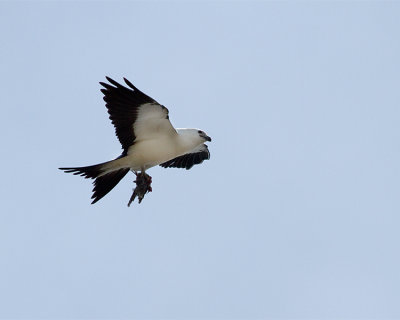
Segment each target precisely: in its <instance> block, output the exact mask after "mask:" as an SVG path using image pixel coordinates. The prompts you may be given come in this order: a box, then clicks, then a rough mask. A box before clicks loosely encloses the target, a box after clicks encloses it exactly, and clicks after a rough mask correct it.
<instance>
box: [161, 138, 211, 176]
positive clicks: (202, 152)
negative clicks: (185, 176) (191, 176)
mask: <svg viewBox="0 0 400 320" xmlns="http://www.w3.org/2000/svg"><path fill="white" fill-rule="evenodd" d="M209 159H210V152H209V151H208V147H207V145H206V144H202V145H200V147H197V148H196V149H194V150H192V151H191V152H189V153H186V154H184V155H182V156H179V157H176V158H174V159H171V160H169V161H166V162H164V163H162V164H160V166H161V167H163V168H185V169H186V170H189V169H190V168H192V167H193V166H194V165H195V164H200V163H202V162H203V161H204V160H209Z"/></svg>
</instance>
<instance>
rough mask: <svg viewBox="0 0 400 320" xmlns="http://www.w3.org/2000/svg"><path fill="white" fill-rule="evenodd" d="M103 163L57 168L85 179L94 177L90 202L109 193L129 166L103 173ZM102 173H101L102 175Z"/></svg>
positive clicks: (94, 201)
mask: <svg viewBox="0 0 400 320" xmlns="http://www.w3.org/2000/svg"><path fill="white" fill-rule="evenodd" d="M103 167H104V163H100V164H95V165H93V166H87V167H76V168H59V169H60V170H63V171H64V172H67V173H72V174H74V175H80V176H82V177H84V178H85V179H88V178H91V179H95V180H94V181H93V185H94V187H93V190H92V191H93V195H92V199H93V201H92V204H93V203H96V202H97V201H99V200H100V199H101V198H103V197H104V196H105V195H106V194H107V193H109V192H110V191H111V190H112V189H113V188H114V187H115V186H116V185H117V184H118V182H120V181H121V179H122V178H123V177H125V175H126V174H127V173H128V171H129V168H123V169H119V170H115V171H112V172H109V173H106V174H103V173H104V171H103ZM102 174H103V175H102Z"/></svg>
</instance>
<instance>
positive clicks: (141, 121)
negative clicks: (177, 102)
mask: <svg viewBox="0 0 400 320" xmlns="http://www.w3.org/2000/svg"><path fill="white" fill-rule="evenodd" d="M167 115H168V111H167V109H166V108H164V109H163V108H162V107H161V106H160V105H159V104H157V103H146V104H144V105H142V106H141V107H140V108H139V112H138V116H137V119H136V121H135V124H134V127H133V129H134V132H135V136H136V140H135V144H136V143H138V142H141V141H145V140H153V139H156V140H157V139H163V138H165V137H167V136H170V137H172V136H176V135H177V132H176V130H175V128H174V127H173V126H172V124H171V122H170V121H169V119H166V117H167Z"/></svg>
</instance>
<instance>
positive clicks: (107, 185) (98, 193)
mask: <svg viewBox="0 0 400 320" xmlns="http://www.w3.org/2000/svg"><path fill="white" fill-rule="evenodd" d="M128 171H129V168H124V169H119V170H116V171H113V172H110V173H107V174H105V175H103V176H101V177H98V178H96V180H94V181H93V184H94V188H93V195H92V199H93V201H92V204H94V203H96V202H97V201H99V200H100V199H101V198H103V197H104V196H105V195H106V194H107V193H109V192H110V191H111V190H112V189H113V188H114V187H115V186H116V185H117V184H118V182H120V181H121V179H122V178H123V177H125V175H126V174H127V173H128Z"/></svg>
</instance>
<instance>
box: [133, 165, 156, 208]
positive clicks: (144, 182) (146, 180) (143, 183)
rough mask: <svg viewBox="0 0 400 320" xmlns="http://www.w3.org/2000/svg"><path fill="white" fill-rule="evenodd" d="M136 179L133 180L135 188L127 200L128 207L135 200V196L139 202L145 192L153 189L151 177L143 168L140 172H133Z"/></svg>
mask: <svg viewBox="0 0 400 320" xmlns="http://www.w3.org/2000/svg"><path fill="white" fill-rule="evenodd" d="M135 175H136V180H135V181H133V182H135V183H136V188H135V189H134V190H133V194H132V196H131V198H130V199H129V202H128V207H129V206H130V205H131V203H132V202H133V201H134V200H135V198H136V196H137V197H138V200H139V203H141V202H142V200H143V198H144V196H145V194H146V193H147V192H151V191H153V189H152V188H151V182H152V178H151V177H150V176H149V175H148V174H147V173H145V171H144V169H142V171H141V172H140V173H137V172H135Z"/></svg>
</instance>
